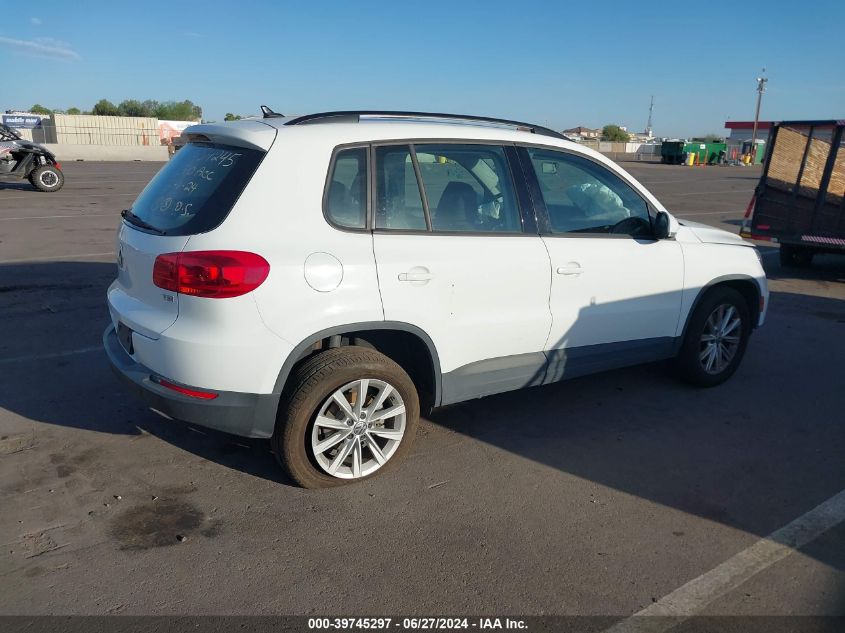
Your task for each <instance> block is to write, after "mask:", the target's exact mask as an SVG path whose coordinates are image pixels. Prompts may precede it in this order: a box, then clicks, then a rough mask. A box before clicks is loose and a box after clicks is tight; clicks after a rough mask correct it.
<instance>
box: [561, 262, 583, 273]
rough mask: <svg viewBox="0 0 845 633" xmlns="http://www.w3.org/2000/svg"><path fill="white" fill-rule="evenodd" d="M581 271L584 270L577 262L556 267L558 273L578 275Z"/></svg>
mask: <svg viewBox="0 0 845 633" xmlns="http://www.w3.org/2000/svg"><path fill="white" fill-rule="evenodd" d="M583 272H585V270H584V269H583V268H581V266H580V265H579V264H576V263H570V264H567V265H566V266H560V267H558V269H557V274H558V275H567V276H572V275H580V274H581V273H583Z"/></svg>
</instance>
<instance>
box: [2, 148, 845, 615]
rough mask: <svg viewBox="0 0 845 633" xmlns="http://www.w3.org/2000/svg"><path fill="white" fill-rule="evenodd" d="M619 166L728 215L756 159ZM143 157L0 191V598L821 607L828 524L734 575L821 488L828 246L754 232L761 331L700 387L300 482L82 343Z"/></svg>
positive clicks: (168, 606) (667, 389) (364, 608)
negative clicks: (797, 244)
mask: <svg viewBox="0 0 845 633" xmlns="http://www.w3.org/2000/svg"><path fill="white" fill-rule="evenodd" d="M624 166H625V167H626V168H627V169H629V170H630V171H631V172H632V173H633V174H634V175H635V176H637V177H638V178H640V179H641V180H642V182H644V183H645V184H646V186H648V187H649V188H650V189H651V190H652V191H653V192H654V193H655V194H656V195H657V196H658V197H659V198H660V199H661V200H662V201H663V202H664V204H666V206H667V207H668V208H669V209H670V210H672V211H673V212H675V213H676V214H677V215H679V216H680V217H682V218H688V219H690V220H695V221H698V222H704V223H708V224H713V225H716V226H721V227H723V228H727V229H729V230H731V231H737V230H738V224H739V219H740V218H741V216H742V213H743V211H744V209H745V206H746V204H747V203H748V200H749V198H750V195H751V191H752V189H753V187H754V185H755V184H756V179H757V177H758V176H759V171H758V170H757V169H754V168H728V167H708V168H688V167H675V166H664V165H659V164H645V163H629V164H626V165H624ZM159 167H160V165H158V164H151V163H100V164H98V163H70V164H67V165H66V166H65V168H66V174H67V184H66V185H65V188H64V189H63V190H62V191H60V192H58V193H55V194H42V193H37V192H34V191H32V190H30V189H29V187H28V186H27V187H23V186H22V187H8V186H7V187H4V188H0V314H2V318H0V376H2V381H0V508H2V512H0V543H2V550H0V614H111V613H119V614H224V613H226V614H251V613H261V614H308V615H314V614H319V615H325V614H333V615H349V614H355V615H377V614H392V613H402V614H418V615H459V614H499V615H505V614H515V615H517V614H520V615H538V614H602V615H618V616H627V615H631V614H634V613H637V612H640V611H642V610H643V609H646V608H649V607H650V606H651V605H655V604H657V605H660V604H664V602H665V601H664V597H665V596H668V595H669V594H672V592H674V591H676V590H679V588H683V587H684V586H685V585H687V583H690V582H691V581H693V582H695V581H696V579H702V578H703V579H704V580H701V581H699V582H700V583H704V586H705V587H706V589H707V591H708V592H709V593H707V596H708V599H707V600H704V601H701V602H700V603H697V606H696V605H694V606H695V608H696V609H697V612H700V613H707V614H720V615H727V614H730V615H742V614H769V615H773V614H774V615H777V614H801V615H845V524H842V523H838V522H837V521H831V523H830V525H832V527H830V526H828V527H830V529H827V530H822V531H820V533H819V534H817V535H813V538H811V539H809V541H808V542H806V543H804V542H803V541H800V543H801V546H800V547H798V548H797V550H794V551H792V550H789V551H785V552H781V554H779V555H778V556H773V557H769V558H768V559H765V560H764V561H763V563H760V561H759V560H758V561H757V563H755V564H757V567H753V566H752V567H751V568H749V567H748V566H747V565H746V566H745V567H743V566H742V565H743V564H745V563H743V561H745V560H746V558H748V557H747V556H745V557H743V552H747V551H748V550H749V548H752V547H754V546H755V544H757V543H758V541H760V540H761V539H764V538H766V537H768V536H769V535H771V534H772V533H775V532H776V531H777V530H779V529H781V528H784V526H789V525H790V524H791V522H793V521H796V520H798V521H799V522H800V521H801V518H802V517H806V516H807V513H808V512H809V511H811V510H812V509H813V508H815V507H816V506H818V505H819V504H822V503H824V502H826V501H828V500H830V499H831V498H834V497H835V495H837V494H839V493H840V491H842V490H843V489H845V457H843V456H845V424H843V421H844V420H845V415H843V411H845V389H843V378H844V377H845V371H843V365H842V362H843V359H845V258H841V259H837V258H835V257H831V256H825V257H820V258H818V259H817V261H816V262H814V265H813V267H812V268H811V269H809V270H807V271H801V272H796V271H794V270H787V269H781V268H780V266H779V264H778V261H777V256H776V249H775V248H772V247H770V246H764V247H763V250H764V263H765V266H766V269H767V273H768V275H769V278H770V289H771V291H772V298H771V305H770V311H769V321H768V323H767V325H766V326H765V327H764V328H762V329H761V330H759V331H757V332H756V333H755V335H754V336H753V338H752V340H751V343H750V347H749V349H748V353H747V355H746V358H745V361H744V363H743V365H742V366H741V368H740V369H739V371H738V373H737V374H736V375H735V377H734V378H733V379H732V380H731V381H729V382H728V383H726V384H725V385H722V386H720V387H717V388H715V389H712V390H706V391H702V390H696V389H692V388H690V387H687V386H684V385H683V384H681V383H679V382H677V381H675V380H674V379H673V377H672V376H671V375H670V374H669V372H668V371H667V369H666V368H665V367H664V366H662V365H654V366H647V367H639V368H632V369H627V370H622V371H616V372H611V373H607V374H603V375H598V376H592V377H586V378H580V379H577V380H573V381H569V382H565V383H561V384H557V385H552V386H547V387H541V388H534V389H530V390H527V391H521V392H515V393H508V394H503V395H499V396H494V397H490V398H486V399H483V400H477V401H473V402H468V403H464V404H461V405H457V406H452V407H448V408H446V409H442V410H439V411H436V412H435V413H433V414H432V415H430V416H428V417H427V418H426V419H425V420H424V422H423V424H422V425H421V430H420V434H419V437H418V438H417V443H416V445H415V448H414V451H413V453H412V454H411V455H410V457H409V459H408V460H407V461H406V462H405V463H404V464H403V465H402V467H401V468H398V469H396V470H393V471H392V472H390V473H389V474H386V475H385V476H382V477H378V478H376V479H374V480H372V481H368V482H364V483H362V484H358V485H353V486H348V487H342V488H337V489H332V490H326V491H308V490H302V489H299V488H296V487H293V486H292V485H290V484H289V482H287V481H286V480H284V478H283V477H282V475H281V473H280V471H279V470H278V469H277V467H276V465H275V462H274V460H273V457H272V455H271V454H270V447H269V443H268V442H265V441H250V440H241V439H238V438H234V437H230V436H226V435H223V434H219V433H213V432H210V431H205V430H202V429H199V428H195V427H190V426H188V425H185V424H181V423H174V422H171V421H168V420H165V419H163V418H161V417H160V416H158V415H156V414H155V413H153V412H151V411H150V410H148V409H146V408H145V407H143V406H142V405H141V404H140V403H139V402H138V401H136V400H135V399H134V398H133V397H132V396H131V394H129V393H128V392H126V391H125V390H124V388H123V387H122V386H121V385H120V384H119V383H118V382H117V380H116V379H115V378H114V377H113V376H112V374H111V372H110V370H109V368H108V366H107V361H106V359H105V356H104V354H103V353H102V351H101V350H100V349H99V348H100V337H101V334H102V331H103V329H104V327H105V326H106V323H107V321H108V315H107V311H106V307H105V296H104V295H105V290H106V287H107V285H108V284H109V283H110V281H111V280H112V278H113V276H114V258H115V255H114V244H113V238H114V233H115V228H116V226H117V224H118V222H119V211H120V210H121V209H123V208H125V207H126V206H127V205H128V204H129V203H130V202H131V201H132V199H133V197H134V195H136V194H137V192H138V191H140V189H141V188H142V187H143V186H144V184H145V183H146V182H147V181H148V180H149V178H150V177H151V176H152V175H153V174H154V173H155V172H156V171H157V169H158V168H159ZM837 507H838V506H837ZM840 510H841V509H840ZM814 516H815V515H810V520H809V523H811V524H812V522H813V517H814ZM826 516H827V515H826ZM840 518H841V517H840ZM828 520H829V517H828ZM815 525H817V524H815ZM804 527H806V525H805V524H799V528H800V529H799V531H801V530H803V529H804ZM810 531H811V532H812V530H810ZM801 533H802V534H806V533H807V532H806V530H805V531H803V532H801ZM805 540H807V539H805ZM774 542H777V538H775V539H774ZM754 551H756V550H754ZM738 555H739V558H738V559H737V557H738ZM752 558H753V557H752ZM737 560H738V562H736V561H737ZM755 560H756V559H755ZM732 561H733V562H732ZM746 562H747V561H746ZM726 565H727V566H726ZM738 566H739V567H738ZM749 571H754V572H756V573H754V574H749ZM682 597H683V596H682ZM687 597H688V596H687Z"/></svg>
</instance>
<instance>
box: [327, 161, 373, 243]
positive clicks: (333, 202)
mask: <svg viewBox="0 0 845 633" xmlns="http://www.w3.org/2000/svg"><path fill="white" fill-rule="evenodd" d="M331 174H332V176H331V178H330V179H329V184H328V189H327V190H326V214H327V215H328V217H329V219H330V220H331V221H332V222H334V223H335V224H337V225H338V226H343V227H346V228H350V229H363V228H366V226H367V150H366V149H365V148H363V147H356V148H354V149H345V150H341V151H339V152H338V153H337V154H336V155H335V160H334V165H332V172H331Z"/></svg>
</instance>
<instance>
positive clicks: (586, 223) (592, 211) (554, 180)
mask: <svg viewBox="0 0 845 633" xmlns="http://www.w3.org/2000/svg"><path fill="white" fill-rule="evenodd" d="M528 153H529V154H530V156H531V162H532V164H533V166H534V171H535V173H536V174H537V180H539V181H540V190H541V191H542V194H543V200H544V202H545V203H546V208H547V209H548V212H549V220H550V222H551V226H552V233H613V234H621V235H631V236H640V237H648V236H650V235H652V230H651V220H650V219H649V215H648V206H647V205H646V202H645V200H643V199H642V197H640V195H639V194H638V193H637V192H636V191H634V189H632V188H631V186H630V185H628V184H627V183H626V182H625V181H623V180H622V179H621V178H620V177H619V176H617V175H616V174H614V173H613V172H611V171H610V170H609V169H606V168H605V167H602V166H601V165H598V164H596V163H594V162H593V161H591V160H588V159H586V158H581V157H580V156H573V155H571V154H566V153H563V152H555V151H551V150H545V149H529V150H528Z"/></svg>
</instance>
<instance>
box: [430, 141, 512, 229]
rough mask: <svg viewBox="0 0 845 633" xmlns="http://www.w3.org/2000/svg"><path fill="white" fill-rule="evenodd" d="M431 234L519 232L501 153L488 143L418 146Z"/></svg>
mask: <svg viewBox="0 0 845 633" xmlns="http://www.w3.org/2000/svg"><path fill="white" fill-rule="evenodd" d="M414 149H415V150H416V153H417V161H418V163H419V166H420V175H421V177H422V181H423V188H424V189H425V195H426V200H427V201H428V208H429V212H430V213H431V228H432V230H433V231H470V232H479V231H481V232H487V231H506V232H507V231H509V232H518V231H520V230H521V223H520V221H519V209H518V207H517V206H516V199H515V197H514V192H513V186H512V181H511V177H510V173H509V172H508V166H507V160H506V158H505V151H504V149H503V148H501V147H495V146H486V145H416V146H415V147H414Z"/></svg>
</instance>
